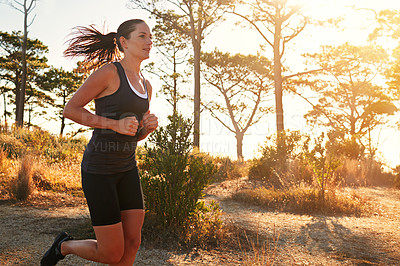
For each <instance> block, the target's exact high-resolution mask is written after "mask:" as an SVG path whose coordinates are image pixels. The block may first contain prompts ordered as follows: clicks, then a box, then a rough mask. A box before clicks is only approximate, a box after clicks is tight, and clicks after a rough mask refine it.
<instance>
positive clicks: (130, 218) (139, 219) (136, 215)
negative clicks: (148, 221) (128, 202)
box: [121, 209, 145, 242]
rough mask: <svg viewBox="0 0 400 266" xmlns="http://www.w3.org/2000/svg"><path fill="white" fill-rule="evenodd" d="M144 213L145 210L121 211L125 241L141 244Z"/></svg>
mask: <svg viewBox="0 0 400 266" xmlns="http://www.w3.org/2000/svg"><path fill="white" fill-rule="evenodd" d="M144 213H145V211H144V210H143V209H132V210H125V211H121V220H122V227H123V230H124V237H125V240H135V241H138V242H140V237H141V230H142V226H143V221H144Z"/></svg>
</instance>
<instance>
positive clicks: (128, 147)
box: [81, 62, 149, 174]
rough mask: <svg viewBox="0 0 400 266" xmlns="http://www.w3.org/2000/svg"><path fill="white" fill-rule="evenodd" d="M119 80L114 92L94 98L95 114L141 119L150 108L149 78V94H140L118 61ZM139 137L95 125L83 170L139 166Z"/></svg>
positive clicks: (110, 170)
mask: <svg viewBox="0 0 400 266" xmlns="http://www.w3.org/2000/svg"><path fill="white" fill-rule="evenodd" d="M114 65H115V66H116V67H117V70H118V76H119V80H120V85H119V88H118V90H117V91H116V92H114V93H113V94H111V95H107V96H104V97H102V98H99V99H95V100H94V101H95V107H96V115H99V116H103V117H107V118H111V119H115V120H119V119H122V118H124V117H127V116H135V117H136V119H138V121H139V122H140V121H141V120H142V118H143V115H144V113H146V112H147V110H148V109H149V101H148V93H147V86H146V81H145V79H144V78H143V87H144V88H145V91H146V94H147V97H146V98H142V97H140V96H138V95H137V94H136V93H135V92H134V91H133V90H132V89H131V86H130V84H129V83H128V79H127V77H126V75H125V71H124V69H123V67H122V65H121V64H120V63H119V62H114ZM136 146H137V137H136V136H128V135H123V134H119V133H117V132H115V131H113V130H111V129H101V128H95V129H94V130H93V135H92V138H91V139H90V141H89V143H88V145H87V147H86V150H85V152H84V154H83V159H82V164H81V166H82V170H84V171H85V172H88V173H100V174H113V173H119V172H124V171H129V170H131V169H132V168H134V167H136V158H135V152H136Z"/></svg>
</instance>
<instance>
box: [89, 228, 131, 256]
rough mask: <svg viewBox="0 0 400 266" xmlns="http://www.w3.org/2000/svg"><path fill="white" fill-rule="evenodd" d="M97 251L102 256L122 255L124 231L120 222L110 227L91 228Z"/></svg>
mask: <svg viewBox="0 0 400 266" xmlns="http://www.w3.org/2000/svg"><path fill="white" fill-rule="evenodd" d="M93 230H94V232H95V234H96V240H97V249H98V252H99V253H100V254H103V255H106V256H107V255H110V254H111V255H115V256H122V255H123V253H124V245H125V244H124V243H125V240H124V229H123V227H122V222H119V223H116V224H112V225H102V226H93Z"/></svg>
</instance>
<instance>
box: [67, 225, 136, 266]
mask: <svg viewBox="0 0 400 266" xmlns="http://www.w3.org/2000/svg"><path fill="white" fill-rule="evenodd" d="M93 229H94V232H95V234H96V239H97V240H91V239H90V240H89V239H88V240H69V241H65V242H62V244H61V254H62V255H64V256H65V255H68V254H75V255H77V256H79V257H81V258H84V259H87V260H91V261H96V262H101V263H106V264H116V263H118V262H119V261H120V260H121V258H122V257H123V256H124V232H123V225H122V223H121V222H120V223H117V224H112V225H104V226H93ZM131 265H132V264H131Z"/></svg>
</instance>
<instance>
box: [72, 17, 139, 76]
mask: <svg viewBox="0 0 400 266" xmlns="http://www.w3.org/2000/svg"><path fill="white" fill-rule="evenodd" d="M140 23H144V21H143V20H141V19H131V20H127V21H125V22H123V23H122V24H121V25H120V26H119V27H118V30H117V32H110V33H108V34H106V35H104V34H103V33H101V32H100V31H98V30H97V29H96V28H95V27H94V26H93V25H91V26H89V27H76V28H75V32H73V33H72V34H73V35H74V36H73V37H72V38H71V39H70V40H69V41H68V42H69V46H68V48H67V50H65V51H64V56H67V57H76V56H84V61H83V63H84V64H85V66H86V68H87V69H89V70H90V69H96V68H99V67H100V66H102V65H104V64H106V63H109V62H112V61H115V60H118V59H120V58H121V56H120V52H123V48H122V46H121V43H120V42H119V38H120V37H121V36H123V37H125V38H126V39H129V38H130V33H131V32H132V31H135V30H136V25H138V24H140Z"/></svg>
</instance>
